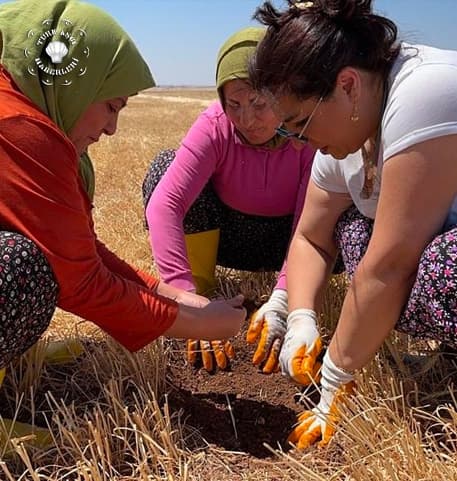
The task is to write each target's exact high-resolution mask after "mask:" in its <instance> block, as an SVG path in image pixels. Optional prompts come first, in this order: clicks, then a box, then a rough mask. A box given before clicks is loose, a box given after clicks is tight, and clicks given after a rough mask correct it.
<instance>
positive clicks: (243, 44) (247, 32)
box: [216, 27, 265, 106]
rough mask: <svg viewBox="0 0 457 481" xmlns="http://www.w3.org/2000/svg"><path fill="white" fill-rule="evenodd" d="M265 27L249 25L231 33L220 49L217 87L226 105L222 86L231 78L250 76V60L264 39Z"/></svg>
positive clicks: (222, 101)
mask: <svg viewBox="0 0 457 481" xmlns="http://www.w3.org/2000/svg"><path fill="white" fill-rule="evenodd" d="M264 34H265V28H262V27H247V28H243V29H242V30H239V31H238V32H236V33H234V34H233V35H231V36H230V37H229V38H228V39H227V40H226V41H225V43H224V45H222V47H221V48H220V49H219V53H218V55H217V64H216V88H217V93H218V95H219V99H220V101H221V104H222V106H224V95H223V92H222V86H223V85H224V84H225V83H226V82H228V81H229V80H235V79H247V78H248V61H249V58H250V57H251V56H252V54H253V53H254V52H255V49H256V47H257V44H258V43H259V42H260V40H262V37H263V36H264Z"/></svg>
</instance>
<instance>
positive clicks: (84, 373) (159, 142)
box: [0, 89, 457, 481]
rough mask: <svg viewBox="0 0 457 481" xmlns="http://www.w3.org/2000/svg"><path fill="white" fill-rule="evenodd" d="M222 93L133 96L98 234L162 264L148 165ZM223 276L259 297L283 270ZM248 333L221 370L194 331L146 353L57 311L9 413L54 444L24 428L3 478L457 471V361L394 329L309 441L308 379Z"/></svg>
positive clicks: (357, 478) (116, 143)
mask: <svg viewBox="0 0 457 481" xmlns="http://www.w3.org/2000/svg"><path fill="white" fill-rule="evenodd" d="M214 98H215V93H214V91H211V90H197V89H196V90H190V89H180V90H178V89H170V90H166V89H153V90H151V91H149V92H147V93H145V94H142V95H139V96H137V97H135V98H133V99H131V101H130V103H129V106H128V107H127V108H126V109H125V110H124V111H123V113H122V114H121V117H120V122H119V130H118V133H117V134H116V135H115V136H114V137H111V138H105V139H103V140H102V141H101V142H100V143H99V144H98V145H96V146H94V147H93V148H92V150H91V155H92V158H93V160H94V164H95V168H96V173H97V187H96V198H95V211H94V213H95V220H96V228H97V232H98V235H99V237H100V238H101V240H102V241H103V242H105V243H106V244H107V245H108V246H109V247H110V248H111V249H112V250H114V251H115V252H116V253H118V254H119V255H120V256H121V257H123V258H124V259H126V260H127V261H129V262H131V263H133V264H135V265H137V266H139V267H141V268H143V269H145V270H148V271H151V272H153V265H152V261H151V254H150V251H149V245H148V241H147V235H146V232H145V231H144V229H143V225H142V205H141V183H142V180H143V176H144V173H145V171H146V168H147V166H148V164H149V162H150V160H151V159H152V158H153V157H154V155H155V154H157V153H158V152H159V151H160V150H161V149H163V148H169V147H176V146H178V144H179V141H180V139H181V138H182V136H183V135H184V134H185V132H186V130H187V129H188V128H189V127H190V125H191V124H192V122H193V121H194V119H195V118H196V116H197V115H198V113H199V112H200V111H201V110H202V109H203V108H204V107H205V105H207V104H208V103H209V102H210V101H211V100H212V99H214ZM219 282H220V289H221V292H222V293H225V294H227V295H228V294H230V293H235V292H238V291H241V292H242V293H243V294H245V295H246V297H247V298H248V300H249V301H250V302H252V305H254V304H259V303H260V302H261V300H262V299H265V296H266V295H267V294H268V293H269V290H270V288H271V287H272V283H273V276H272V275H269V274H265V275H249V274H246V273H240V272H229V271H220V272H219ZM343 289H344V280H342V279H333V281H332V285H331V286H330V287H329V290H328V294H327V298H326V305H325V312H324V315H323V319H322V326H323V331H324V333H325V334H326V335H328V334H329V333H331V329H332V322H334V321H335V319H336V318H337V315H338V309H339V306H340V304H341V296H342V293H343ZM75 336H78V337H79V338H81V339H82V342H83V344H84V347H85V350H84V353H83V354H82V355H81V356H80V357H79V358H78V359H75V360H74V361H73V362H70V363H68V364H63V365H57V366H52V365H46V364H45V363H43V348H44V347H45V345H46V342H47V340H48V339H68V338H71V337H75ZM234 342H235V345H236V347H237V353H238V356H237V357H238V360H237V361H236V362H235V363H234V364H233V366H232V371H231V372H229V373H222V374H221V373H217V374H215V375H209V374H206V373H202V372H200V371H195V370H192V369H191V368H190V367H189V366H186V365H185V363H184V361H183V360H182V352H181V347H182V345H181V344H180V343H176V342H170V341H166V340H163V339H161V340H159V341H157V342H156V343H153V344H152V345H150V346H148V347H147V349H145V350H143V351H141V352H139V353H136V354H133V355H132V354H129V353H128V352H126V351H124V350H123V349H122V348H120V347H119V346H118V345H116V344H115V343H114V342H112V341H110V340H109V339H107V338H106V337H105V336H104V335H103V334H102V333H101V332H100V331H99V330H97V329H96V328H95V327H94V326H93V325H91V324H90V323H87V322H83V321H82V320H81V319H78V318H75V317H74V316H72V315H69V314H66V313H63V312H57V313H56V315H55V317H54V319H53V322H52V326H51V329H50V330H49V332H48V337H47V338H46V339H43V341H42V342H40V343H39V345H38V346H36V348H34V349H32V350H31V351H30V352H29V353H27V355H25V356H23V358H22V359H20V360H18V361H17V362H16V363H15V365H14V366H11V368H10V369H9V370H8V373H7V378H6V380H5V384H4V387H3V388H2V389H1V390H0V409H1V411H0V412H1V413H2V414H3V415H4V416H5V417H7V415H8V417H11V416H14V415H16V416H17V418H18V419H19V420H23V421H28V422H30V421H33V422H35V423H36V424H37V425H38V426H46V425H48V426H49V427H50V428H51V430H52V433H53V443H52V446H51V447H49V448H46V449H38V448H34V447H32V446H30V445H29V443H28V439H27V438H22V439H21V438H16V439H11V440H10V442H9V443H8V444H7V445H6V447H5V449H4V450H3V452H2V453H1V458H2V461H1V462H0V479H2V480H3V479H5V480H8V481H12V480H33V481H38V480H59V481H60V480H69V481H70V480H72V481H101V480H104V481H107V480H110V481H111V480H113V481H114V480H117V481H133V480H139V481H146V480H164V481H165V480H167V481H172V480H188V481H193V480H205V481H206V480H227V481H228V480H231V481H241V480H252V481H254V480H255V481H261V480H262V481H263V480H269V481H278V480H290V481H291V480H298V479H303V480H316V481H317V480H354V481H362V480H364V481H365V480H370V481H371V480H373V481H375V480H380V481H381V480H382V481H386V480H399V481H407V480H408V481H412V480H414V481H417V480H424V481H426V480H427V481H434V480H452V479H457V410H456V399H455V398H454V385H455V381H456V380H457V376H456V369H457V363H456V362H457V360H456V361H454V360H453V359H452V358H450V359H444V358H443V357H442V356H440V355H438V354H435V353H434V351H433V348H434V346H431V345H428V344H426V343H414V342H413V341H412V340H411V339H407V338H406V337H404V336H398V335H395V336H392V337H391V338H390V339H389V342H387V343H386V344H385V346H383V348H382V350H381V352H380V353H379V355H378V356H377V357H376V359H375V360H374V361H373V362H372V363H371V364H370V365H369V366H368V368H367V369H365V370H364V371H363V372H362V373H360V375H359V377H358V396H357V398H356V399H355V400H354V401H353V402H352V403H351V404H350V405H349V406H348V408H347V410H346V411H345V412H344V416H343V420H342V423H341V427H340V429H339V431H338V434H337V435H336V437H335V438H334V441H333V443H332V444H331V445H330V446H329V447H328V448H325V449H317V448H313V449H311V450H309V451H306V452H297V451H295V450H293V449H290V447H289V446H287V445H286V444H285V442H284V438H285V436H286V434H287V432H288V431H289V429H290V427H291V423H292V422H293V419H294V416H295V414H296V413H298V412H299V411H300V406H299V405H298V404H297V403H296V402H295V401H294V400H293V394H294V393H295V392H297V389H296V388H295V387H293V386H289V385H288V384H287V383H286V382H285V381H284V380H283V379H282V378H281V376H280V375H279V374H276V375H274V376H271V377H266V376H262V375H260V374H259V373H257V372H256V371H255V368H254V367H253V366H251V365H250V362H249V357H250V353H249V351H248V350H247V348H244V346H245V344H244V340H243V337H242V335H240V336H238V337H237V339H236V340H235V341H234ZM244 349H246V352H244ZM406 353H410V354H421V355H422V357H421V359H422V362H420V363H419V364H411V363H406V362H405V361H404V360H405V357H404V355H405V354H406ZM246 413H247V414H246ZM249 413H250V414H251V416H249ZM254 417H255V419H254ZM208 419H210V420H211V423H210V424H211V425H209V424H208V422H207V421H208ZM3 436H5V433H3ZM2 444H4V443H2Z"/></svg>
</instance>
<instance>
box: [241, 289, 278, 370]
mask: <svg viewBox="0 0 457 481" xmlns="http://www.w3.org/2000/svg"><path fill="white" fill-rule="evenodd" d="M286 319H287V291H285V290H284V289H275V290H274V291H273V292H272V294H271V296H270V298H269V299H268V301H267V302H266V303H265V304H264V305H263V306H262V307H261V308H260V309H259V310H258V311H256V312H254V314H252V316H251V319H250V321H249V328H248V332H247V334H246V341H247V342H248V343H249V344H253V343H254V342H256V341H257V340H258V341H259V343H258V344H257V349H256V351H255V353H254V356H253V358H252V363H253V364H254V365H255V366H258V365H260V364H262V363H263V367H262V372H264V373H265V374H271V373H272V372H276V371H278V370H279V366H278V355H279V351H280V349H281V345H282V341H283V339H284V334H285V333H286Z"/></svg>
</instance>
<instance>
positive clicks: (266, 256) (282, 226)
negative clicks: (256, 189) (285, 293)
mask: <svg viewBox="0 0 457 481" xmlns="http://www.w3.org/2000/svg"><path fill="white" fill-rule="evenodd" d="M174 157H175V151H174V150H164V151H162V152H160V153H159V154H158V156H157V157H156V158H155V159H154V160H153V161H152V163H151V165H150V167H149V170H148V172H147V174H146V177H145V179H144V182H143V189H142V190H143V203H144V206H145V207H146V205H147V203H148V201H149V198H150V197H151V194H152V192H153V190H154V189H155V187H156V186H157V184H158V183H159V181H160V179H161V178H162V176H163V175H164V173H165V172H166V170H167V168H168V166H169V165H170V163H171V162H172V161H173V159H174ZM292 224H293V215H287V216H281V217H264V216H257V215H248V214H244V213H243V212H239V211H237V210H235V209H232V208H230V207H228V206H227V205H225V204H223V203H222V202H221V200H220V199H219V197H218V196H217V194H216V192H215V191H214V189H213V187H212V185H211V183H208V184H207V185H206V186H205V188H204V189H203V190H202V192H201V193H200V195H199V196H198V197H197V199H196V200H195V202H194V203H193V204H192V206H191V208H190V209H189V211H188V212H187V214H186V216H185V218H184V233H185V234H196V233H197V232H204V231H207V230H212V229H217V228H220V243H219V250H218V256H217V263H218V264H219V265H221V266H224V267H231V268H234V269H240V270H247V271H278V270H280V269H281V266H282V264H283V262H284V258H285V257H286V252H287V248H288V245H289V239H290V236H291V233H292ZM145 226H146V228H147V225H146V223H145Z"/></svg>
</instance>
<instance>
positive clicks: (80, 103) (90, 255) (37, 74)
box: [0, 0, 245, 368]
mask: <svg viewBox="0 0 457 481" xmlns="http://www.w3.org/2000/svg"><path fill="white" fill-rule="evenodd" d="M0 34H1V39H2V42H0V49H1V58H0V321H1V322H0V368H4V367H5V366H6V364H7V363H8V362H9V361H10V360H11V359H12V358H13V357H15V356H17V355H20V354H22V353H23V352H24V351H25V350H26V349H27V348H29V347H30V346H31V345H32V344H34V343H35V342H36V341H37V340H38V338H39V337H40V335H41V334H42V333H43V332H44V331H45V329H46V328H47V326H48V324H49V322H50V319H51V317H52V314H53V312H54V309H55V307H56V305H57V306H59V307H60V308H62V309H64V310H66V311H69V312H72V313H74V314H77V315H78V316H81V317H83V318H85V319H87V320H90V321H93V322H94V323H96V324H97V325H98V326H100V327H101V328H102V329H104V330H105V331H106V332H107V333H109V334H110V335H111V336H112V337H114V338H115V339H116V340H117V341H119V342H120V343H121V344H123V345H124V346H125V347H126V348H128V349H130V350H132V351H134V350H137V349H140V348H142V347H143V346H145V345H146V344H148V343H149V342H151V341H152V340H154V339H155V338H157V337H158V336H160V335H162V334H163V335H167V336H172V337H180V338H181V337H182V338H189V337H193V338H204V339H215V338H216V339H217V338H227V337H230V336H232V335H234V334H235V333H236V332H237V331H238V329H239V327H240V325H241V322H242V320H243V319H244V317H245V311H244V309H243V308H242V307H241V302H242V297H240V296H239V297H236V298H234V299H231V300H228V301H217V302H208V300H206V299H205V298H202V297H200V296H197V295H195V294H192V293H188V292H185V291H183V290H180V289H177V288H174V287H171V286H167V285H166V284H164V283H162V282H159V281H158V280H157V279H155V278H153V277H151V276H149V275H148V274H146V273H144V272H141V271H139V270H137V269H135V268H133V267H131V266H130V265H128V264H127V263H125V262H124V261H122V260H121V259H119V258H118V257H116V255H115V254H113V253H112V252H110V251H109V250H108V249H107V248H106V247H105V246H104V245H103V244H102V243H101V242H99V241H98V240H97V237H96V235H95V232H94V226H93V220H92V215H91V208H92V204H91V200H92V199H91V197H92V194H93V185H94V182H93V169H92V165H91V162H90V159H89V157H88V155H87V148H88V146H89V145H90V144H91V143H94V142H96V141H97V140H98V139H99V137H100V136H101V135H102V134H106V135H113V134H114V133H115V131H116V123H117V118H118V115H119V112H120V110H121V109H122V108H123V107H125V105H126V103H127V100H128V98H129V96H131V95H135V94H136V93H137V92H139V91H141V90H143V89H146V88H149V87H153V86H154V80H153V78H152V76H151V74H150V72H149V69H148V67H147V65H146V63H145V62H144V60H143V59H142V57H141V55H140V54H139V52H138V51H137V49H136V47H135V45H134V44H133V42H132V41H131V39H130V38H129V37H128V35H127V34H126V33H125V32H124V31H123V30H122V29H121V27H120V26H119V25H118V24H117V23H116V22H115V21H114V20H113V19H112V18H111V17H110V16H108V15H107V14H106V13H104V12H103V11H101V10H100V9H98V8H96V7H94V6H92V5H88V4H82V3H79V2H77V1H70V0H68V1H65V0H63V1H62V0H59V1H55V0H27V1H23V0H21V1H18V2H14V3H8V4H4V5H1V6H0ZM216 319H217V322H214V321H215V320H216Z"/></svg>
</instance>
